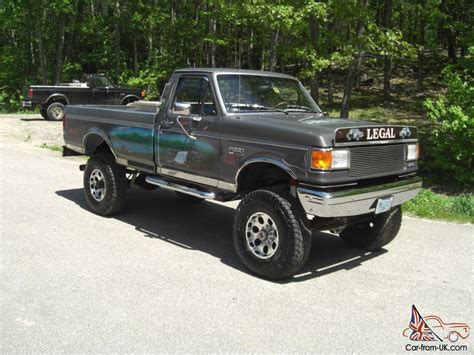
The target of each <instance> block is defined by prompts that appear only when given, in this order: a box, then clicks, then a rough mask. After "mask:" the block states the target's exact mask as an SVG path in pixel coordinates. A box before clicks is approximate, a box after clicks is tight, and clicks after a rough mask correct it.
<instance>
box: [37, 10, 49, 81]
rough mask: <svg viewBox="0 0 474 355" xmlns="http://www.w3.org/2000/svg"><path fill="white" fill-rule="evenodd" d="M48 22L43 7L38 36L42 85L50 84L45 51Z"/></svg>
mask: <svg viewBox="0 0 474 355" xmlns="http://www.w3.org/2000/svg"><path fill="white" fill-rule="evenodd" d="M45 20H46V8H45V7H43V9H42V15H41V16H40V17H39V19H38V25H37V35H38V52H39V53H38V55H39V64H40V68H39V69H40V75H41V84H43V85H47V84H48V72H47V70H46V53H45V49H44V37H43V36H44V33H43V32H44V23H45Z"/></svg>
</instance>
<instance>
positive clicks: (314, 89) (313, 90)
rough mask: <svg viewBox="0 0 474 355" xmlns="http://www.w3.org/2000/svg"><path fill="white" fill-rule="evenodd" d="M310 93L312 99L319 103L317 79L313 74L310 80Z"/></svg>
mask: <svg viewBox="0 0 474 355" xmlns="http://www.w3.org/2000/svg"><path fill="white" fill-rule="evenodd" d="M310 94H311V96H312V97H313V99H314V101H316V103H317V104H319V80H318V77H317V76H316V75H315V76H314V77H313V79H311V82H310Z"/></svg>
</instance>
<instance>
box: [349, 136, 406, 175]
mask: <svg viewBox="0 0 474 355" xmlns="http://www.w3.org/2000/svg"><path fill="white" fill-rule="evenodd" d="M350 154H351V155H350V157H351V158H350V159H351V167H350V169H349V176H351V177H362V176H364V177H370V176H376V175H378V176H380V175H390V173H394V172H400V171H401V170H404V169H405V145H404V144H392V145H379V146H366V147H352V148H350Z"/></svg>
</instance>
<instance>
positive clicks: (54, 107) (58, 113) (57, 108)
mask: <svg viewBox="0 0 474 355" xmlns="http://www.w3.org/2000/svg"><path fill="white" fill-rule="evenodd" d="M48 116H49V118H50V119H51V120H53V121H60V120H62V119H63V118H64V105H63V104H62V103H60V102H58V103H52V104H51V105H50V106H49V108H48Z"/></svg>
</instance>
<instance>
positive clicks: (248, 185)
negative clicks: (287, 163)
mask: <svg viewBox="0 0 474 355" xmlns="http://www.w3.org/2000/svg"><path fill="white" fill-rule="evenodd" d="M291 178H292V177H291V176H290V174H288V173H287V172H286V171H285V170H283V169H282V168H281V167H279V166H277V165H274V164H271V163H261V162H259V163H252V164H249V165H248V166H246V167H244V169H243V170H242V171H241V172H240V174H239V176H238V178H237V192H239V193H241V192H249V191H252V190H256V189H258V188H261V187H268V186H274V185H278V184H289V182H290V180H291Z"/></svg>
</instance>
